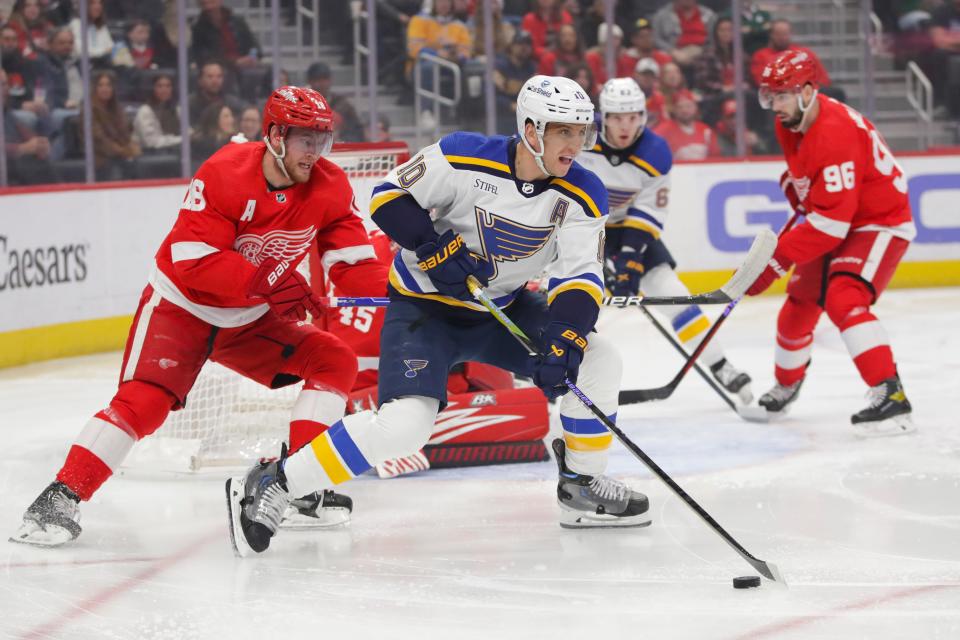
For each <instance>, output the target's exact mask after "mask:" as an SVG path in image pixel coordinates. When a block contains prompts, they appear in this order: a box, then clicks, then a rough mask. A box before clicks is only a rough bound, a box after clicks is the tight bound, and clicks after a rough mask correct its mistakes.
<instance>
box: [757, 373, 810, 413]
mask: <svg viewBox="0 0 960 640" xmlns="http://www.w3.org/2000/svg"><path fill="white" fill-rule="evenodd" d="M802 385H803V378H800V379H799V380H797V381H796V382H794V383H793V384H789V385H782V384H780V383H779V382H778V383H777V384H775V385H774V386H773V388H772V389H770V391H767V392H766V393H765V394H763V395H762V396H760V400H758V401H757V403H758V404H759V405H760V406H761V407H763V408H764V409H766V410H767V413H769V414H770V415H771V416H782V415H784V414H785V413H786V412H787V408H788V407H789V406H790V405H791V404H793V401H794V400H796V399H797V396H798V395H799V394H800V387H801V386H802Z"/></svg>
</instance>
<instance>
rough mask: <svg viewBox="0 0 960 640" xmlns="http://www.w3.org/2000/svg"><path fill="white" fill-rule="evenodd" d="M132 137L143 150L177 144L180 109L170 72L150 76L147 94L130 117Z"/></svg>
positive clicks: (163, 148)
mask: <svg viewBox="0 0 960 640" xmlns="http://www.w3.org/2000/svg"><path fill="white" fill-rule="evenodd" d="M133 138H134V140H136V141H137V144H139V145H140V147H141V148H142V149H143V150H144V151H155V152H160V151H172V150H175V149H176V148H178V147H179V146H180V139H181V136H180V109H179V108H178V107H177V103H176V101H175V100H174V98H173V75H172V74H169V73H162V74H160V75H158V76H156V77H155V78H154V79H153V88H152V90H151V91H150V97H149V98H147V101H146V102H145V103H144V104H142V105H141V106H140V108H139V109H137V115H136V116H135V117H134V118H133Z"/></svg>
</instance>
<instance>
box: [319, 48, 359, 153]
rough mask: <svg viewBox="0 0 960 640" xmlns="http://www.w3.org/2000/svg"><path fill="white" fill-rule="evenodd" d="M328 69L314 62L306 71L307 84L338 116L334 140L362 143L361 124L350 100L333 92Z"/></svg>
mask: <svg viewBox="0 0 960 640" xmlns="http://www.w3.org/2000/svg"><path fill="white" fill-rule="evenodd" d="M332 75H333V74H332V73H331V72H330V67H329V66H328V65H327V64H326V63H324V62H314V63H313V64H311V65H310V67H309V68H308V69H307V84H308V85H309V86H310V87H311V88H312V89H316V90H317V91H319V92H320V95H322V96H323V97H324V98H326V99H327V104H328V105H330V108H331V109H333V110H334V111H335V112H336V113H337V115H338V116H339V126H338V127H337V128H336V131H335V133H336V140H337V141H339V142H363V140H364V137H363V123H362V122H360V116H359V115H358V114H357V110H356V108H355V107H354V106H353V103H352V102H350V99H349V98H348V97H347V96H345V95H343V94H340V93H336V92H335V91H334V90H333V78H332Z"/></svg>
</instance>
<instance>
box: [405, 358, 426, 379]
mask: <svg viewBox="0 0 960 640" xmlns="http://www.w3.org/2000/svg"><path fill="white" fill-rule="evenodd" d="M403 364H405V365H407V372H406V373H404V374H403V375H404V377H406V378H416V377H417V372H418V371H420V370H421V369H426V368H427V365H428V364H430V361H429V360H404V361H403Z"/></svg>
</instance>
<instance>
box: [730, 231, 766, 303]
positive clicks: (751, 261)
mask: <svg viewBox="0 0 960 640" xmlns="http://www.w3.org/2000/svg"><path fill="white" fill-rule="evenodd" d="M776 248H777V234H775V233H774V232H773V231H771V230H770V229H764V230H763V231H761V232H760V233H758V234H757V237H756V238H754V240H753V244H752V245H750V251H749V252H747V257H746V258H745V259H744V261H743V264H741V265H740V268H739V269H737V271H736V273H734V274H733V277H732V278H730V281H729V282H727V283H726V284H725V285H723V286H722V287H720V291H722V292H723V293H725V294H726V295H727V296H729V297H730V299H731V300H735V299H736V298H739V297H740V296H742V295H743V294H745V293H746V292H747V289H749V288H750V285H752V284H753V283H754V281H756V279H757V278H759V277H760V274H761V273H763V270H764V269H766V268H767V263H768V262H770V258H772V257H773V252H774V251H775V250H776Z"/></svg>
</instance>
